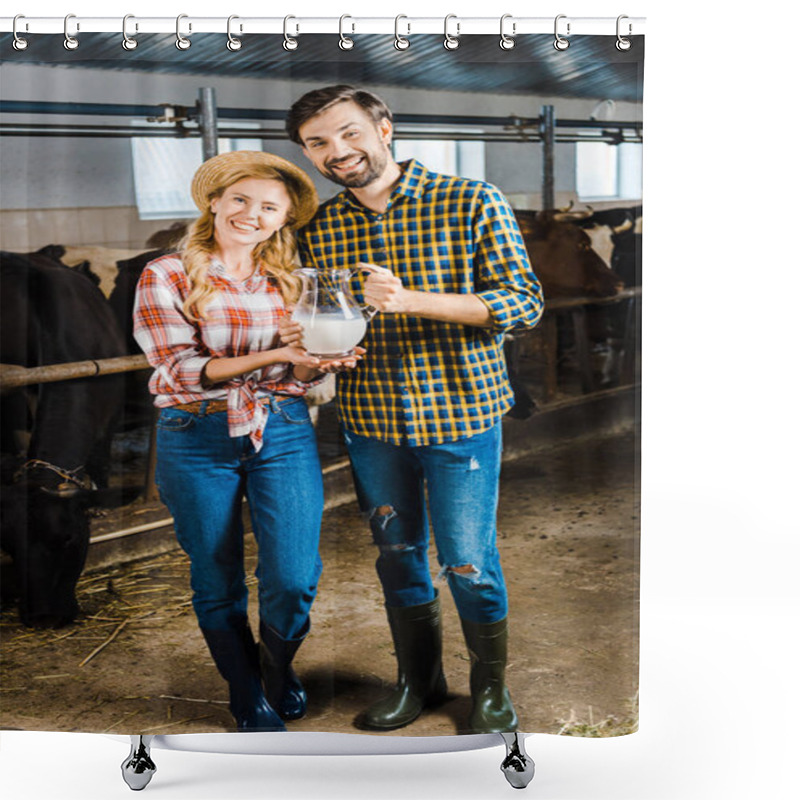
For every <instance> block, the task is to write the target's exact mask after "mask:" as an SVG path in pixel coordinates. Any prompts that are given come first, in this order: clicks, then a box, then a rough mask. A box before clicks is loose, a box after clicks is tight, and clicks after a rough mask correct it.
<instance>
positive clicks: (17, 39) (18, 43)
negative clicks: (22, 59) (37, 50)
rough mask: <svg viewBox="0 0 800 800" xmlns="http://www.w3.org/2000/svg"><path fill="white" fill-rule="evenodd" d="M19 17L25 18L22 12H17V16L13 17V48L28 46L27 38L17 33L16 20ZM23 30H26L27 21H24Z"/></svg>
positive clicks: (21, 48) (22, 48)
mask: <svg viewBox="0 0 800 800" xmlns="http://www.w3.org/2000/svg"><path fill="white" fill-rule="evenodd" d="M20 19H25V16H24V14H17V16H16V17H14V24H13V26H12V31H13V33H14V42H13V45H14V49H15V50H24V49H25V48H26V47H27V46H28V40H27V39H23V38H22V37H21V36H20V35H19V34H18V33H17V20H20ZM25 30H28V23H27V22H26V23H25Z"/></svg>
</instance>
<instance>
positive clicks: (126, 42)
mask: <svg viewBox="0 0 800 800" xmlns="http://www.w3.org/2000/svg"><path fill="white" fill-rule="evenodd" d="M129 19H136V18H135V17H134V16H133V14H126V15H125V16H124V17H123V18H122V47H123V48H124V49H125V50H135V49H136V47H137V46H138V44H139V42H137V41H136V39H134V38H133V37H131V36H128V20H129ZM135 30H137V31H138V30H139V23H135Z"/></svg>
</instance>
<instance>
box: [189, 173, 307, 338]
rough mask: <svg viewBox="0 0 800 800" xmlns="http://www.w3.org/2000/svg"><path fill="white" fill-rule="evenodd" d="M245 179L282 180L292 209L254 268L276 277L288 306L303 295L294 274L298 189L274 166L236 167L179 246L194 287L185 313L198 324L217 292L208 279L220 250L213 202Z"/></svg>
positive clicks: (256, 252)
mask: <svg viewBox="0 0 800 800" xmlns="http://www.w3.org/2000/svg"><path fill="white" fill-rule="evenodd" d="M245 178H261V179H264V180H271V181H279V182H280V183H282V184H283V185H284V187H285V188H286V191H287V193H288V194H289V199H290V200H291V208H290V209H289V213H288V215H287V218H286V222H285V223H284V225H283V227H281V229H280V230H278V231H275V233H273V234H272V236H270V238H269V239H267V240H266V241H264V242H261V243H260V244H259V245H257V246H256V248H255V249H254V250H253V267H254V268H255V270H256V272H257V273H258V274H259V275H270V276H271V277H273V278H275V280H276V281H277V283H278V290H279V291H280V293H281V296H282V297H283V301H284V303H287V304H288V303H293V302H294V301H295V300H297V298H298V296H299V294H300V284H301V281H300V279H299V278H297V277H296V276H295V275H293V274H292V271H293V270H294V269H295V268H296V267H297V242H296V239H295V234H294V229H293V227H294V223H295V222H296V217H295V209H297V207H298V193H297V189H296V187H295V186H294V184H293V182H292V181H291V180H287V177H286V176H285V175H284V174H283V173H281V172H280V170H277V169H274V168H273V167H268V166H255V167H254V166H250V167H248V168H247V169H242V168H240V167H239V168H234V169H231V170H230V171H229V172H227V173H226V174H225V175H224V176H223V178H222V180H221V182H220V183H219V185H217V186H216V188H215V189H214V191H213V192H211V193H210V194H209V195H208V203H207V204H206V208H205V210H203V211H202V213H201V215H200V216H199V217H198V218H197V219H196V220H195V221H194V222H193V223H192V224H191V225H190V226H189V229H188V230H187V231H186V235H185V236H184V238H183V239H182V240H181V242H180V244H179V245H178V250H179V252H180V256H181V261H182V262H183V268H184V269H185V270H186V274H187V276H188V277H189V286H190V290H189V294H188V295H187V297H186V300H184V302H183V312H184V314H186V316H187V317H188V318H189V319H190V320H192V321H194V322H199V321H200V320H203V319H205V318H206V315H205V309H206V307H207V306H208V303H209V302H210V300H211V298H212V296H213V295H214V293H215V291H216V289H215V287H214V284H213V283H212V282H211V281H210V280H209V277H208V268H209V266H210V265H211V258H212V256H213V255H214V252H215V251H216V240H215V239H214V214H213V213H212V211H211V207H210V205H211V201H212V200H213V199H214V198H216V197H221V196H222V195H223V193H224V192H225V190H226V189H227V188H229V187H230V186H233V184H234V183H238V182H239V181H241V180H244V179H245Z"/></svg>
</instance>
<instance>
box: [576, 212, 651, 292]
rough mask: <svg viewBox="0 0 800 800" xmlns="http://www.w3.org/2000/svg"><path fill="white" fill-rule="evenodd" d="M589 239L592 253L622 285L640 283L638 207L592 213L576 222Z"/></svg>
mask: <svg viewBox="0 0 800 800" xmlns="http://www.w3.org/2000/svg"><path fill="white" fill-rule="evenodd" d="M576 224H577V225H579V226H580V227H581V228H582V229H583V230H584V231H585V232H586V234H587V235H588V236H589V238H590V240H591V242H592V249H593V250H594V251H595V252H596V253H597V254H598V255H599V256H600V257H601V258H602V259H603V261H604V262H605V263H606V264H607V265H608V266H609V267H610V268H611V269H613V270H614V272H615V273H616V274H617V275H619V276H620V277H621V278H622V280H623V281H624V282H625V286H641V283H642V273H641V265H642V207H641V206H631V207H630V208H610V209H605V210H603V211H595V212H593V213H591V214H590V215H589V216H587V217H585V218H583V219H580V220H578V221H576Z"/></svg>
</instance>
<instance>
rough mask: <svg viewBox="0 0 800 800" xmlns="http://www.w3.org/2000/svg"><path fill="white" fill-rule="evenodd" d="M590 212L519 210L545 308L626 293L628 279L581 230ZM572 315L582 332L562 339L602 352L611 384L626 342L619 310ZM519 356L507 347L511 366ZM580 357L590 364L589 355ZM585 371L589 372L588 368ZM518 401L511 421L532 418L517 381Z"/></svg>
mask: <svg viewBox="0 0 800 800" xmlns="http://www.w3.org/2000/svg"><path fill="white" fill-rule="evenodd" d="M591 213H592V212H591V211H572V209H571V208H568V209H550V210H546V211H524V210H519V209H515V211H514V214H515V216H516V218H517V222H518V223H519V227H520V232H521V233H522V237H523V239H524V241H525V246H526V249H527V250H528V254H529V255H530V258H531V262H532V264H533V268H534V271H535V272H536V274H537V276H538V277H539V280H540V281H541V283H542V288H543V291H544V296H545V307H547V303H548V301H553V300H558V299H562V298H571V297H588V298H592V297H596V298H605V297H614V296H615V295H617V294H618V293H619V292H620V291H621V290H622V289H623V288H624V285H625V282H624V279H623V277H622V276H621V275H619V274H618V273H617V272H616V270H614V269H612V268H611V267H610V266H609V264H607V263H606V262H605V261H604V260H603V258H601V256H600V255H599V254H598V253H597V252H596V250H595V249H594V247H593V246H592V241H591V239H590V237H589V235H588V233H587V231H586V230H584V229H583V227H582V223H583V222H584V220H585V219H586V218H588V217H589V216H590V215H591ZM573 315H581V316H579V319H580V325H581V327H582V328H583V329H582V330H579V329H578V328H575V329H570V328H567V327H566V326H564V325H562V334H563V336H562V338H563V339H564V340H566V341H570V339H572V341H573V344H574V345H575V346H576V347H577V346H579V345H580V346H581V347H583V346H584V345H585V347H586V348H587V349H589V348H594V349H598V350H600V351H602V353H603V354H604V356H603V359H604V363H603V366H602V379H601V384H602V385H610V384H612V383H613V382H614V381H615V380H616V373H617V365H618V363H619V355H620V348H621V341H622V337H621V336H620V335H618V333H617V327H618V326H617V325H616V324H615V323H616V320H617V317H618V316H619V310H618V309H616V306H611V307H598V308H589V309H587V310H586V313H585V316H583V315H582V312H580V311H579V310H576V311H575V312H573ZM560 322H564V320H560ZM575 324H576V325H577V324H578V323H577V322H576V323H575ZM587 339H588V341H586V340H587ZM518 357H519V356H518V348H517V345H516V343H514V342H511V343H510V344H509V345H508V347H507V362H508V363H509V365H510V366H512V365H514V363H515V362H516V361H517V359H518ZM581 358H583V359H586V358H587V356H585V355H584V356H582V357H581ZM580 360H581V359H580V358H579V361H580ZM581 369H582V370H583V371H584V372H587V371H588V367H587V366H586V364H585V363H584V365H583V366H582V367H581ZM583 380H584V382H585V383H589V382H590V381H589V378H588V375H584V376H583ZM515 396H516V397H517V402H518V404H519V403H521V406H520V407H519V408H517V406H515V408H514V409H512V411H511V412H510V416H512V417H521V418H524V417H525V416H526V413H527V415H528V416H529V415H530V413H532V411H533V410H534V408H535V406H533V407H531V406H530V403H529V402H527V394H526V393H525V392H524V390H523V389H522V388H520V387H519V385H518V381H515ZM526 407H527V409H528V412H526Z"/></svg>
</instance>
